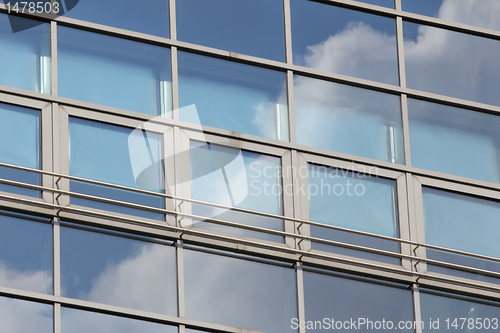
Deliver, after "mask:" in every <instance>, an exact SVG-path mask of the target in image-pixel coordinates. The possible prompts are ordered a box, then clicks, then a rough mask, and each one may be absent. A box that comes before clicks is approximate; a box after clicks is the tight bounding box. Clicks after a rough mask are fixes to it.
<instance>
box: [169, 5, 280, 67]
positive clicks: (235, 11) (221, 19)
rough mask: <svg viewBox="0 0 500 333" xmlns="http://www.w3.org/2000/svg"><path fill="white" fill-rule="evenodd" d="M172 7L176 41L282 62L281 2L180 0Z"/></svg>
mask: <svg viewBox="0 0 500 333" xmlns="http://www.w3.org/2000/svg"><path fill="white" fill-rule="evenodd" d="M176 5H177V34H178V38H179V39H180V40H183V41H187V42H190V43H195V44H200V45H205V46H210V47H215V48H218V49H223V50H228V51H233V52H238V53H243V54H248V55H252V56H257V57H262V58H268V59H271V60H277V61H284V58H285V46H284V45H285V41H284V40H285V32H284V20H283V1H281V0H257V1H245V0H211V1H205V0H182V1H177V4H176Z"/></svg>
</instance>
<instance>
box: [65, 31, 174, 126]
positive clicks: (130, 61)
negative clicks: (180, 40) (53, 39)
mask: <svg viewBox="0 0 500 333" xmlns="http://www.w3.org/2000/svg"><path fill="white" fill-rule="evenodd" d="M58 45H59V55H58V57H59V58H58V59H59V94H60V95H61V96H63V97H69V98H73V99H78V100H81V101H84V102H90V103H96V104H102V105H106V106H112V107H115V108H120V109H125V110H130V111H136V112H141V113H146V114H150V115H164V116H170V111H171V109H172V106H171V103H172V102H171V99H172V97H171V88H170V60H169V59H170V50H169V49H167V48H161V47H158V46H154V45H149V44H143V43H137V42H133V41H129V40H125V39H120V38H114V37H109V36H105V35H99V34H95V33H91V32H87V31H80V30H74V29H70V28H66V27H58Z"/></svg>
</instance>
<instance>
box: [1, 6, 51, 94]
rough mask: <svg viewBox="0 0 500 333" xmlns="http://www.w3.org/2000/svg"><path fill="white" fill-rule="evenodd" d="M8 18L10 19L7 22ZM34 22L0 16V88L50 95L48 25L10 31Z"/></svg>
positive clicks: (4, 15)
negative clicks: (4, 86)
mask: <svg viewBox="0 0 500 333" xmlns="http://www.w3.org/2000/svg"><path fill="white" fill-rule="evenodd" d="M9 19H10V20H9ZM35 22H36V21H33V20H29V19H25V18H22V17H18V16H16V17H14V16H12V17H10V18H9V16H8V15H6V14H1V13H0V45H1V47H2V49H1V52H0V85H6V86H11V87H14V88H21V89H26V90H33V91H37V92H42V93H47V94H48V93H50V76H49V74H50V57H49V55H50V47H49V25H48V24H46V23H44V24H40V25H37V26H34V27H32V28H30V29H27V30H23V31H19V32H16V33H13V32H12V27H11V23H12V24H13V25H16V24H18V25H30V24H34V23H35Z"/></svg>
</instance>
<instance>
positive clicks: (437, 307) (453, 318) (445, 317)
mask: <svg viewBox="0 0 500 333" xmlns="http://www.w3.org/2000/svg"><path fill="white" fill-rule="evenodd" d="M499 306H500V304H498V303H497V304H495V303H489V304H488V303H487V302H484V303H481V301H480V300H478V299H474V298H472V297H464V296H458V295H451V294H446V293H436V292H432V293H431V292H430V291H429V292H422V293H420V308H421V309H422V322H423V327H422V328H423V329H422V332H437V331H439V332H446V333H448V332H449V333H451V332H454V333H471V332H474V333H487V332H494V331H497V330H498V329H499V328H500V318H499V317H500V308H499Z"/></svg>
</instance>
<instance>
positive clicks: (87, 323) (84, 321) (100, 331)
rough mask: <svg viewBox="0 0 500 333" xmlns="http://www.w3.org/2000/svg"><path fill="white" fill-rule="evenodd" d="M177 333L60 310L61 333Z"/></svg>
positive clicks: (164, 327) (162, 327)
mask: <svg viewBox="0 0 500 333" xmlns="http://www.w3.org/2000/svg"><path fill="white" fill-rule="evenodd" d="M88 332H93V333H115V332H120V333H138V332H144V333H177V332H178V331H177V327H174V326H167V325H163V324H159V323H153V322H147V321H142V320H137V319H132V318H125V317H118V316H112V315H107V314H102V313H97V312H90V311H82V310H76V309H71V308H64V307H63V308H62V309H61V333H88Z"/></svg>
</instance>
